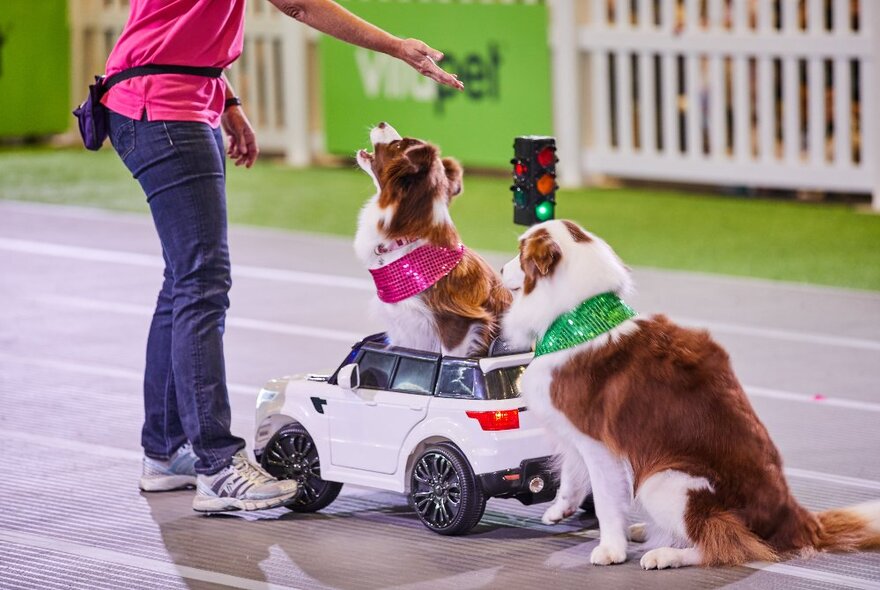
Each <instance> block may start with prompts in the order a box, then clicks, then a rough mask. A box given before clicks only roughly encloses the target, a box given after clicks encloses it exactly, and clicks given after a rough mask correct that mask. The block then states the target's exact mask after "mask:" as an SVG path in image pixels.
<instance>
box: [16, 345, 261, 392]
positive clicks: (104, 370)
mask: <svg viewBox="0 0 880 590" xmlns="http://www.w3.org/2000/svg"><path fill="white" fill-rule="evenodd" d="M0 361H5V362H9V363H18V364H22V365H28V366H32V367H40V368H43V369H50V370H53V371H69V372H71V373H80V374H83V375H94V376H97V377H114V378H118V379H127V380H130V381H137V382H138V383H140V382H142V381H143V380H144V373H143V371H132V370H130V369H124V368H121V367H111V366H108V365H95V364H90V363H81V362H74V361H62V360H55V359H43V358H32V357H25V356H19V355H15V354H9V353H5V352H0ZM260 385H262V384H258V385H243V384H241V383H227V384H226V389H228V390H229V393H237V394H241V395H247V396H250V398H251V399H254V400H255V399H256V396H257V392H258V391H259V389H260Z"/></svg>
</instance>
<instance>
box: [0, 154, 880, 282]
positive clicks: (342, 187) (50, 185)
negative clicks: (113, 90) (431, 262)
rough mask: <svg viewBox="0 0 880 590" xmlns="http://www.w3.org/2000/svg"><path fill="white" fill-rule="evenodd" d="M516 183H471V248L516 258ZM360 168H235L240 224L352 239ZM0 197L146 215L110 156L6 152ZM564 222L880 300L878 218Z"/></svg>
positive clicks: (638, 216)
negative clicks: (877, 294)
mask: <svg viewBox="0 0 880 590" xmlns="http://www.w3.org/2000/svg"><path fill="white" fill-rule="evenodd" d="M509 185H510V181H509V180H506V179H504V178H491V177H485V176H474V175H466V177H465V192H464V194H463V195H462V196H461V197H460V198H459V199H457V200H456V202H455V203H454V204H453V208H452V216H453V219H454V220H455V223H456V225H457V226H458V229H459V231H460V233H461V235H462V237H463V238H464V240H465V242H466V243H467V244H469V245H470V246H472V247H475V248H482V249H490V250H497V251H501V252H505V251H507V252H511V253H513V252H514V250H515V249H516V237H517V235H518V234H519V233H520V231H521V230H522V229H523V228H521V227H519V226H515V225H513V223H512V221H511V219H512V204H511V193H510V191H509V188H508V187H509ZM372 192H373V186H372V183H371V181H370V180H369V178H368V177H367V176H366V175H365V174H363V173H362V172H360V171H359V170H356V169H355V168H354V167H351V168H350V169H339V168H312V169H307V170H293V169H290V168H287V167H285V166H284V165H282V164H280V163H277V162H271V161H263V162H261V163H259V164H257V166H255V167H254V168H252V169H250V170H245V169H241V168H234V167H231V166H230V169H229V189H228V194H229V196H228V203H229V217H230V220H231V221H232V222H233V223H244V224H251V225H262V226H272V227H280V228H286V229H295V230H307V231H311V232H326V233H332V234H339V235H342V236H353V235H354V230H355V222H356V219H357V213H358V210H359V208H360V206H361V205H362V204H363V202H364V201H365V200H366V199H367V198H368V197H369V196H370V195H371V194H372ZM0 198H3V199H17V200H22V201H38V202H47V203H63V204H67V205H80V206H95V207H105V208H108V209H117V210H126V211H141V212H146V211H147V206H146V203H145V202H144V197H143V195H142V193H141V192H140V188H139V186H138V185H137V183H136V182H135V181H133V180H132V179H131V177H130V175H129V174H128V172H127V170H125V168H124V167H123V166H122V164H121V163H120V162H119V161H118V159H117V157H116V155H115V153H114V152H113V151H112V150H111V149H108V148H105V149H104V150H102V151H100V152H97V153H90V152H84V151H80V150H45V149H31V150H27V149H26V150H14V151H10V150H5V151H2V152H0ZM557 200H558V207H557V217H560V218H562V217H565V218H570V219H574V220H576V221H578V222H579V223H581V224H582V225H584V226H585V227H587V228H588V229H590V230H591V231H593V232H595V233H597V234H599V235H600V236H602V237H603V238H605V239H606V240H607V241H609V242H610V243H611V244H612V246H614V248H615V249H616V250H617V252H618V253H619V254H620V256H621V257H622V258H623V259H624V260H625V261H626V262H628V263H629V264H632V265H637V266H653V267H659V268H671V269H680V270H692V271H703V272H710V273H720V274H730V275H741V276H751V277H763V278H769V279H779V280H786V281H796V282H806V283H814V284H822V285H836V286H843V287H854V288H860V289H873V290H880V216H878V215H871V214H865V213H859V212H857V211H855V210H854V209H853V208H852V207H850V206H846V205H837V204H824V203H823V204H811V203H798V202H783V201H768V200H758V199H748V198H743V197H730V196H718V195H697V194H692V193H681V192H673V191H667V190H651V189H583V190H572V191H560V192H559V194H558V195H557Z"/></svg>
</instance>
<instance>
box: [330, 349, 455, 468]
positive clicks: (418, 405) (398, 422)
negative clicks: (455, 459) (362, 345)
mask: <svg viewBox="0 0 880 590" xmlns="http://www.w3.org/2000/svg"><path fill="white" fill-rule="evenodd" d="M356 362H357V364H358V370H359V375H360V386H359V387H358V388H357V389H353V390H342V391H341V398H340V399H336V400H334V403H332V404H328V406H327V413H328V414H329V418H330V420H329V422H330V461H331V463H332V464H333V465H336V466H339V467H349V468H354V469H364V470H367V471H374V472H378V473H386V474H392V473H394V472H395V471H396V470H397V465H398V458H399V456H400V446H401V445H402V444H403V441H404V439H405V438H406V435H407V434H409V432H410V431H411V430H412V429H413V428H414V427H415V425H416V424H418V423H419V422H421V421H422V420H423V419H424V418H425V416H426V415H427V411H428V405H429V403H430V401H431V395H432V393H433V389H434V383H435V381H436V378H437V364H438V363H437V360H436V359H432V358H418V357H409V356H400V355H397V354H394V353H391V352H381V351H377V350H364V351H363V352H362V353H361V354H360V355H359V356H358V359H357V361H356ZM331 406H332V407H331Z"/></svg>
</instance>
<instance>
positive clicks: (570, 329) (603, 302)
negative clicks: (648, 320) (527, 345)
mask: <svg viewBox="0 0 880 590" xmlns="http://www.w3.org/2000/svg"><path fill="white" fill-rule="evenodd" d="M635 316H636V311H635V310H634V309H633V308H631V307H630V306H629V305H627V304H626V303H624V302H623V301H621V299H620V297H618V296H617V295H615V294H614V293H610V292H609V293H602V294H600V295H596V296H595V297H591V298H590V299H587V300H586V301H584V302H583V303H581V304H580V305H578V306H577V307H575V308H574V309H573V310H571V311H567V312H565V313H564V314H562V315H561V316H559V317H558V318H556V319H555V320H553V323H552V324H550V327H549V328H547V331H546V332H544V336H542V337H541V339H540V340H539V341H538V346H537V347H535V356H536V357H538V356H541V355H542V354H549V353H551V352H558V351H560V350H565V349H566V348H571V347H572V346H577V345H578V344H583V343H584V342H588V341H590V340H592V339H593V338H595V337H596V336H599V335H600V334H604V333H605V332H608V331H609V330H612V329H614V328H616V327H617V326H619V325H620V324H622V323H623V322H625V321H626V320H628V319H632V318H634V317H635Z"/></svg>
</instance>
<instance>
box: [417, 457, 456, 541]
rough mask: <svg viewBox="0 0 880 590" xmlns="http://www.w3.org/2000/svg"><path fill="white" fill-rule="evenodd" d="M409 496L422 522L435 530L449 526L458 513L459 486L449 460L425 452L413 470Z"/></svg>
mask: <svg viewBox="0 0 880 590" xmlns="http://www.w3.org/2000/svg"><path fill="white" fill-rule="evenodd" d="M412 496H413V503H414V504H415V508H416V510H417V511H418V513H419V515H420V516H421V517H422V519H423V520H424V521H425V522H427V523H429V524H430V525H431V526H433V527H435V528H440V529H442V528H446V527H447V526H449V525H450V524H451V523H452V521H453V520H455V517H456V516H457V515H458V512H459V510H461V483H460V482H459V479H458V474H457V473H456V472H455V468H454V467H453V466H452V463H450V462H449V459H447V458H446V457H444V456H443V455H441V454H440V453H427V454H425V455H424V456H422V458H421V459H419V462H418V463H416V466H415V469H413V475H412Z"/></svg>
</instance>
